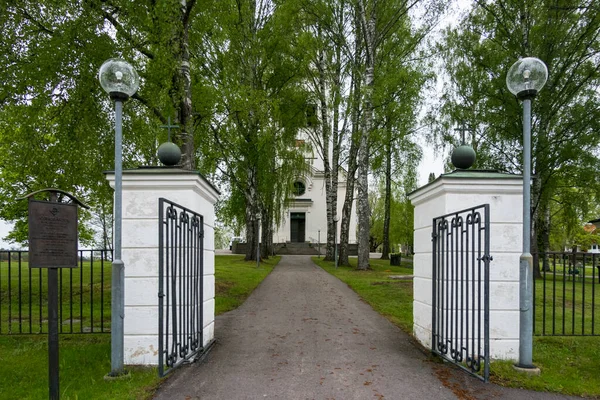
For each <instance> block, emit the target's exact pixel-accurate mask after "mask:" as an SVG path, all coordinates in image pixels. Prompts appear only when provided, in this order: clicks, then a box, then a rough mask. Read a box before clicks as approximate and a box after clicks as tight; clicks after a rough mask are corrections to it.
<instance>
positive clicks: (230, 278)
mask: <svg viewBox="0 0 600 400" xmlns="http://www.w3.org/2000/svg"><path fill="white" fill-rule="evenodd" d="M280 259H281V257H280V256H277V257H271V258H269V259H268V260H263V261H262V262H261V263H260V268H256V261H244V256H240V255H232V256H229V255H218V256H216V257H215V314H216V315H220V314H223V313H225V312H227V311H231V310H234V309H236V308H238V307H239V306H240V305H241V304H242V303H243V302H244V301H245V300H246V299H247V298H248V296H250V293H252V291H253V290H254V289H255V288H256V287H257V286H258V285H259V284H260V283H261V282H262V281H263V279H265V278H266V277H267V275H269V274H270V273H271V271H272V270H273V268H274V267H275V265H277V263H278V262H279V260H280Z"/></svg>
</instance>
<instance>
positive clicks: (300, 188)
mask: <svg viewBox="0 0 600 400" xmlns="http://www.w3.org/2000/svg"><path fill="white" fill-rule="evenodd" d="M304 192H306V185H305V184H304V182H301V181H296V182H294V194H295V195H296V196H302V195H303V194H304Z"/></svg>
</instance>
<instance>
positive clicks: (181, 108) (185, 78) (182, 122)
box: [174, 0, 196, 170]
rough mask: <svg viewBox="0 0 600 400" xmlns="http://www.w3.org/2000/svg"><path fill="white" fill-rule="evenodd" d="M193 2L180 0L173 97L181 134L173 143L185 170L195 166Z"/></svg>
mask: <svg viewBox="0 0 600 400" xmlns="http://www.w3.org/2000/svg"><path fill="white" fill-rule="evenodd" d="M195 3H196V2H195V0H189V1H188V0H181V2H180V19H181V24H182V28H181V32H179V33H178V34H179V35H180V40H178V43H179V47H178V50H179V54H177V57H176V59H177V60H178V61H179V74H178V76H177V78H176V85H175V95H176V96H177V97H178V99H177V101H176V102H175V104H177V105H178V106H177V110H178V112H177V123H178V124H179V126H180V128H181V132H179V133H177V134H176V135H175V138H174V141H175V143H177V144H178V145H179V146H180V148H181V161H180V163H179V165H180V166H181V168H183V169H185V170H193V169H194V168H195V165H196V159H195V151H194V136H193V133H192V132H193V126H194V124H193V118H192V78H191V74H190V51H189V15H190V12H191V9H192V8H193V7H194V4H195Z"/></svg>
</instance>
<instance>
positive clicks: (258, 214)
mask: <svg viewBox="0 0 600 400" xmlns="http://www.w3.org/2000/svg"><path fill="white" fill-rule="evenodd" d="M259 267H260V213H256V268H259Z"/></svg>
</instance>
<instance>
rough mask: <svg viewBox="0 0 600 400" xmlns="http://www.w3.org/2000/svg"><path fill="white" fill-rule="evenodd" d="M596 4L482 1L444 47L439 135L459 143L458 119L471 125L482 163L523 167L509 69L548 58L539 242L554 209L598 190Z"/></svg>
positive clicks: (538, 168)
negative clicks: (531, 59) (454, 130)
mask: <svg viewBox="0 0 600 400" xmlns="http://www.w3.org/2000/svg"><path fill="white" fill-rule="evenodd" d="M596 3H597V2H595V1H593V0H578V1H562V0H553V1H546V0H533V1H528V2H522V1H517V0H499V1H485V0H479V1H476V2H475V5H474V6H473V8H472V10H471V11H470V12H469V13H468V15H466V16H465V17H464V18H463V20H462V21H461V22H460V24H459V25H458V26H457V27H456V28H452V29H448V30H447V31H446V32H445V37H444V42H443V45H441V46H440V50H441V51H442V53H443V57H444V66H445V69H446V72H447V74H448V76H449V82H447V84H446V87H445V90H444V93H443V95H442V97H441V101H440V103H439V107H438V108H437V109H436V110H435V111H434V114H435V115H434V119H435V121H436V124H435V127H436V129H437V134H438V136H437V137H438V139H441V140H445V141H446V142H452V143H456V139H454V138H453V137H452V136H451V135H449V134H448V132H451V131H452V127H453V126H455V125H458V124H462V123H465V124H467V125H468V126H470V127H471V137H470V141H471V143H472V145H473V147H474V148H475V149H476V151H477V165H478V166H479V167H485V168H496V169H500V170H502V171H507V172H515V173H519V172H521V170H522V154H521V153H522V111H521V104H520V103H519V101H518V100H517V99H516V98H515V97H514V96H513V95H511V94H510V93H509V92H508V89H507V88H506V83H505V79H506V73H507V71H508V69H509V68H510V66H511V65H512V64H513V63H514V62H515V61H516V60H517V59H519V58H520V57H528V56H531V57H537V58H539V59H541V60H542V61H544V62H545V63H546V65H547V66H548V70H549V78H548V82H547V83H546V86H545V87H544V88H543V89H542V90H541V91H540V93H539V94H538V96H537V97H536V99H535V100H534V102H533V111H532V115H533V124H532V164H533V165H532V172H533V175H534V181H533V187H532V208H531V210H532V217H533V218H532V221H533V226H534V230H533V232H534V235H533V237H532V249H533V251H536V249H538V248H539V250H540V251H541V250H544V249H548V247H549V232H550V222H551V220H552V214H554V215H555V216H558V215H562V217H565V216H567V215H569V214H571V215H573V212H572V211H573V210H572V208H573V207H578V205H581V206H583V204H586V203H589V202H591V201H594V199H597V198H598V195H599V194H600V182H599V179H598V177H599V175H598V171H599V167H600V164H599V162H598V157H597V155H598V145H599V144H600V136H599V135H598V130H599V128H600V126H599V124H600V96H599V95H598V93H599V91H598V89H599V84H600V12H599V9H598V5H597V4H596ZM574 198H579V199H581V200H583V201H573V200H574ZM583 207H586V206H583ZM575 214H577V213H575ZM557 221H558V218H557Z"/></svg>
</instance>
